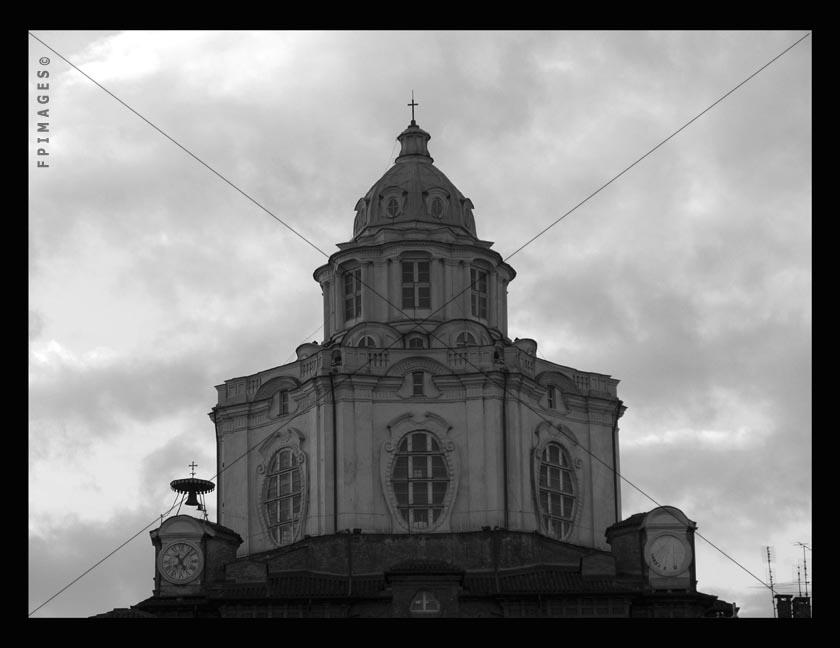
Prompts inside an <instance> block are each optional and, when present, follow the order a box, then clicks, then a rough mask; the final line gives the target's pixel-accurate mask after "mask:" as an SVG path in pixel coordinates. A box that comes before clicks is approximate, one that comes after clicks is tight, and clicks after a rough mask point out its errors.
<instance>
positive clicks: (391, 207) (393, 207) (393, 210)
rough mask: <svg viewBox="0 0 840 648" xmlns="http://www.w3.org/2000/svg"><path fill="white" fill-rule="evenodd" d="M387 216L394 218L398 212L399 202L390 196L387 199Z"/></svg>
mask: <svg viewBox="0 0 840 648" xmlns="http://www.w3.org/2000/svg"><path fill="white" fill-rule="evenodd" d="M387 211H388V216H390V217H391V218H396V217H397V215H398V214H399V213H400V203H399V201H398V200H397V199H396V198H393V197H392V198H390V199H389V200H388V208H387Z"/></svg>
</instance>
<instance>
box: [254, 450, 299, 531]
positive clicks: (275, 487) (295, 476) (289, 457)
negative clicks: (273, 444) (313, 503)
mask: <svg viewBox="0 0 840 648" xmlns="http://www.w3.org/2000/svg"><path fill="white" fill-rule="evenodd" d="M302 503H303V479H302V478H301V469H300V464H299V462H298V461H297V457H296V456H295V454H294V453H293V451H292V449H291V448H283V449H282V450H278V451H277V452H275V453H274V456H273V457H272V458H271V461H270V462H269V465H268V471H267V474H266V478H265V494H264V498H263V506H264V507H265V512H266V519H267V521H268V533H269V535H270V536H271V538H272V540H274V542H276V543H277V544H281V545H282V544H289V543H290V542H294V538H295V536H296V535H297V530H298V526H299V524H300V518H301V505H302Z"/></svg>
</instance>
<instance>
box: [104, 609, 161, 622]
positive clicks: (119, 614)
mask: <svg viewBox="0 0 840 648" xmlns="http://www.w3.org/2000/svg"><path fill="white" fill-rule="evenodd" d="M89 618H91V619H156V618H157V617H156V616H155V615H154V614H150V613H149V612H143V611H142V610H135V609H134V608H114V609H113V610H111V611H110V612H103V613H102V614H94V615H93V616H92V617H89Z"/></svg>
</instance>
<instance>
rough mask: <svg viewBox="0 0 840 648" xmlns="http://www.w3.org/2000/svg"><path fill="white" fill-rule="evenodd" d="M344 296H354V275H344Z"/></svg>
mask: <svg viewBox="0 0 840 648" xmlns="http://www.w3.org/2000/svg"><path fill="white" fill-rule="evenodd" d="M344 294H345V295H351V294H353V275H352V274H350V273H349V272H348V273H347V274H345V275H344Z"/></svg>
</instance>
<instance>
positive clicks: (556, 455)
mask: <svg viewBox="0 0 840 648" xmlns="http://www.w3.org/2000/svg"><path fill="white" fill-rule="evenodd" d="M548 460H549V461H550V462H551V463H553V464H559V463H560V446H557V445H554V444H552V445H550V446H548Z"/></svg>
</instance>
